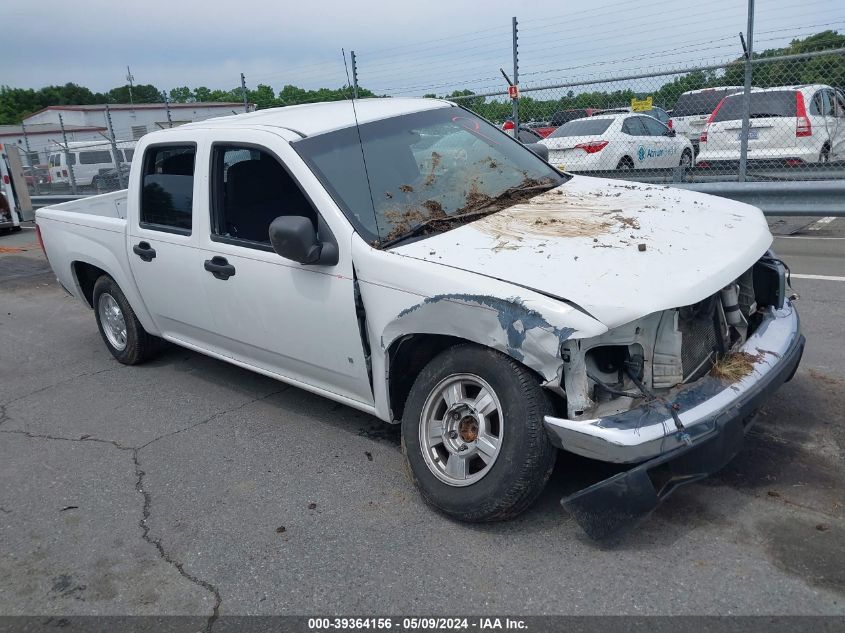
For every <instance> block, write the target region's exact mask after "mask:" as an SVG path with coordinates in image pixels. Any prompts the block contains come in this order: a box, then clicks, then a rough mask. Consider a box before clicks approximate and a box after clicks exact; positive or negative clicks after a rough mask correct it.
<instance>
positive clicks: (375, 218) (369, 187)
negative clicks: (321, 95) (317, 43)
mask: <svg viewBox="0 0 845 633" xmlns="http://www.w3.org/2000/svg"><path fill="white" fill-rule="evenodd" d="M340 53H341V55H342V56H343V67H344V69H345V70H346V85H347V86H349V87H350V88H351V87H352V83H351V82H350V81H349V66H348V65H347V64H346V51H345V50H344V49H342V48H341V49H340ZM350 101H351V102H352V116H353V117H355V131H356V132H357V133H358V146H359V147H360V148H361V161H363V163H364V175H365V176H366V177H367V190H368V191H369V192H370V205H371V206H372V209H373V222H375V223H376V235H378V241H379V244H380V243H381V230H380V229H379V225H378V216H377V215H376V201H375V199H374V198H373V186H372V184H370V172H369V170H368V169H367V157H366V155H365V154H364V142H363V141H362V140H361V126H360V125H359V124H358V111H357V110H356V109H355V93H354V92H353V93H352V98H351V99H350Z"/></svg>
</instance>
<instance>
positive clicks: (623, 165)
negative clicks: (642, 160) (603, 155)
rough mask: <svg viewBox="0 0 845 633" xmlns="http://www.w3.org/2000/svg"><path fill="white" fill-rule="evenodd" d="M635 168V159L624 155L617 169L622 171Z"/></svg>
mask: <svg viewBox="0 0 845 633" xmlns="http://www.w3.org/2000/svg"><path fill="white" fill-rule="evenodd" d="M633 168H634V161H633V160H632V159H631V158H630V157H629V156H623V157H622V158H620V159H619V163H618V164H617V165H616V169H618V170H620V171H630V170H632V169H633Z"/></svg>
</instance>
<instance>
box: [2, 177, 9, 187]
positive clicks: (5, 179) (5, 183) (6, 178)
mask: <svg viewBox="0 0 845 633" xmlns="http://www.w3.org/2000/svg"><path fill="white" fill-rule="evenodd" d="M3 184H4V185H8V184H9V177H8V176H7V175H6V174H3Z"/></svg>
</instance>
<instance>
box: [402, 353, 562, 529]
mask: <svg viewBox="0 0 845 633" xmlns="http://www.w3.org/2000/svg"><path fill="white" fill-rule="evenodd" d="M548 413H551V403H550V401H549V398H548V396H547V395H546V393H545V392H544V390H543V388H542V387H541V386H540V384H539V383H538V381H537V379H536V377H535V376H534V375H532V374H531V373H530V372H529V371H528V370H527V369H525V368H524V367H523V366H521V365H519V364H518V363H516V362H515V361H514V360H512V359H511V358H508V357H507V356H504V355H502V354H500V353H498V352H495V351H493V350H490V349H485V348H481V347H477V346H474V345H459V346H457V347H453V348H451V349H448V350H446V351H445V352H443V353H441V354H440V355H439V356H437V357H435V358H434V359H433V360H432V361H431V362H429V364H428V365H426V367H425V368H424V369H423V370H422V371H421V372H420V374H419V375H418V376H417V378H416V380H415V381H414V385H413V387H412V388H411V393H410V395H409V397H408V401H407V403H406V405H405V411H404V415H403V417H402V447H403V452H404V454H405V459H406V463H407V466H408V468H409V471H410V474H411V477H412V479H413V481H414V483H415V484H416V485H417V487H418V488H419V490H420V492H421V493H422V496H423V498H424V499H425V500H426V501H427V502H428V503H429V504H430V505H432V506H434V507H435V508H437V509H438V510H440V511H442V512H444V513H446V514H448V515H450V516H452V517H455V518H457V519H461V520H463V521H474V522H478V521H497V520H504V519H508V518H511V517H514V516H516V515H518V514H519V513H521V512H522V511H523V510H525V509H526V508H528V506H529V505H531V503H532V502H533V501H534V500H535V499H536V498H537V496H538V495H539V494H540V492H541V491H542V490H543V487H544V486H545V484H546V482H547V481H548V479H549V476H550V475H551V472H552V468H553V467H554V463H555V457H556V451H555V449H554V447H553V446H552V445H551V443H550V442H549V439H548V436H547V435H546V431H545V428H544V427H543V416H544V415H546V414H548Z"/></svg>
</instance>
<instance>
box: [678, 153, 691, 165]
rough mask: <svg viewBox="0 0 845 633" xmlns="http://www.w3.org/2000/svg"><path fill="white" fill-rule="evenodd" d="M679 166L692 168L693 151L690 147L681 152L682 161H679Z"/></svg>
mask: <svg viewBox="0 0 845 633" xmlns="http://www.w3.org/2000/svg"><path fill="white" fill-rule="evenodd" d="M678 166H679V167H683V168H684V169H691V168H692V152H690V151H689V150H688V149H685V150H684V151H683V152H682V153H681V162H680V163H678Z"/></svg>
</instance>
